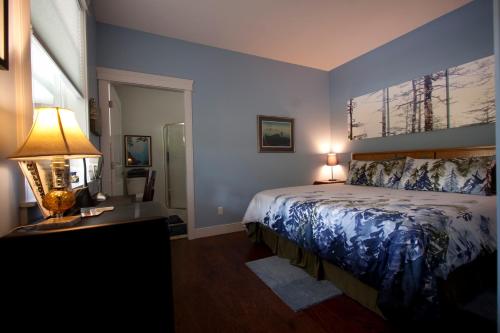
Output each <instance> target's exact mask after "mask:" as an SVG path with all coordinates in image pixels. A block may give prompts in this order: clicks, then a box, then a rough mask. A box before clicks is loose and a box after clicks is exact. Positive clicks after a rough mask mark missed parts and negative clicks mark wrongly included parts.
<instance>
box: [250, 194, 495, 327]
mask: <svg viewBox="0 0 500 333" xmlns="http://www.w3.org/2000/svg"><path fill="white" fill-rule="evenodd" d="M495 200H496V197H495V196H479V195H467V194H456V193H443V192H420V191H408V190H394V189H388V188H380V187H369V186H352V185H343V184H333V185H320V186H300V187H289V188H280V189H273V190H267V191H263V192H260V193H258V194H256V195H255V196H254V198H253V199H252V201H251V202H250V205H249V206H248V209H247V211H246V213H245V217H244V221H243V222H244V223H248V222H258V223H261V224H263V225H265V226H267V227H269V228H270V229H272V230H274V231H275V232H276V233H278V234H280V235H281V236H284V237H285V238H287V239H290V240H292V241H294V242H295V243H297V244H298V245H299V246H301V247H303V248H305V249H308V250H311V251H313V252H315V253H317V254H319V255H320V256H321V257H322V258H324V259H326V260H328V261H330V262H332V263H334V264H336V265H337V266H339V267H341V268H343V269H344V270H346V271H348V272H350V273H352V274H353V275H354V276H356V277H357V278H359V279H360V280H361V281H363V282H365V283H366V284H368V285H370V286H372V287H374V288H375V289H377V290H378V291H379V296H378V306H379V308H380V309H381V310H382V311H383V313H384V315H386V316H387V317H389V318H390V317H394V316H399V315H401V314H403V313H406V314H408V313H411V316H412V317H414V318H415V317H419V316H428V314H429V312H433V311H437V310H438V305H439V299H438V288H437V281H438V278H442V279H446V278H447V276H448V275H449V274H450V273H451V272H452V271H453V270H455V269H456V268H457V267H459V266H461V265H464V264H466V263H469V262H471V261H473V260H474V259H475V258H477V257H478V256H479V255H481V254H484V253H493V252H494V251H496V205H495ZM404 311H406V312H404Z"/></svg>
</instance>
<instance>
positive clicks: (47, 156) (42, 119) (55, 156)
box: [9, 107, 102, 225]
mask: <svg viewBox="0 0 500 333" xmlns="http://www.w3.org/2000/svg"><path fill="white" fill-rule="evenodd" d="M101 155H102V153H101V152H100V151H98V150H97V149H96V148H95V147H94V146H93V145H92V143H90V141H89V140H88V139H87V137H86V136H85V134H84V133H83V132H82V130H81V129H80V127H79V126H78V123H77V121H76V118H75V114H74V112H73V111H70V110H67V109H63V108H59V107H48V108H36V109H35V121H34V122H33V126H32V127H31V130H30V132H29V134H28V137H27V138H26V141H25V142H24V143H23V144H22V145H21V147H20V148H19V149H18V150H17V151H16V152H15V153H14V154H13V155H12V156H10V157H9V158H10V159H13V160H18V161H33V160H50V161H51V174H52V187H51V188H50V191H49V192H48V193H46V194H45V195H44V196H43V199H42V205H43V207H45V208H46V209H48V210H49V211H50V213H51V216H53V218H51V219H49V220H47V221H46V222H48V223H52V222H53V223H57V224H58V225H60V224H64V223H71V222H74V221H75V219H79V216H78V217H75V216H67V217H63V214H64V212H65V211H66V210H68V209H70V208H71V207H73V205H74V204H75V196H74V194H73V192H72V190H71V187H69V182H68V176H69V165H68V164H69V163H68V162H67V160H68V159H74V158H85V157H98V156H101Z"/></svg>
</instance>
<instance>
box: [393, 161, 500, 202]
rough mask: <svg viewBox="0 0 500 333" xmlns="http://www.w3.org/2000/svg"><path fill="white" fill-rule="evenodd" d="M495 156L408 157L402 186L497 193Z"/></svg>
mask: <svg viewBox="0 0 500 333" xmlns="http://www.w3.org/2000/svg"><path fill="white" fill-rule="evenodd" d="M494 167H495V157H494V156H487V157H470V158H453V159H449V160H445V159H414V158H411V157H407V158H406V163H405V168H404V172H403V177H401V181H400V183H399V188H400V189H405V190H417V191H438V192H455V193H465V194H479V195H491V194H494V184H493V181H494V180H493V179H494V177H493V170H494Z"/></svg>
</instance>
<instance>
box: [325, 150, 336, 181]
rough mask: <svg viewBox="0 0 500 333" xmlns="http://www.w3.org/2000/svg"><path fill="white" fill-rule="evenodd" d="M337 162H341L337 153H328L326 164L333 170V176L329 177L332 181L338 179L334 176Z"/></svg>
mask: <svg viewBox="0 0 500 333" xmlns="http://www.w3.org/2000/svg"><path fill="white" fill-rule="evenodd" d="M337 164H339V162H338V160H337V154H335V153H328V155H327V156H326V165H328V166H330V167H331V170H332V178H330V179H328V180H330V181H334V180H336V179H334V178H333V167H334V166H336V165H337Z"/></svg>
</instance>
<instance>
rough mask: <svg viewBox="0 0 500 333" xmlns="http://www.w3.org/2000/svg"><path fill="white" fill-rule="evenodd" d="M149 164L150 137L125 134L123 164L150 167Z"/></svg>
mask: <svg viewBox="0 0 500 333" xmlns="http://www.w3.org/2000/svg"><path fill="white" fill-rule="evenodd" d="M151 165H152V161H151V137H150V136H147V135H125V166H126V167H150V166H151Z"/></svg>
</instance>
